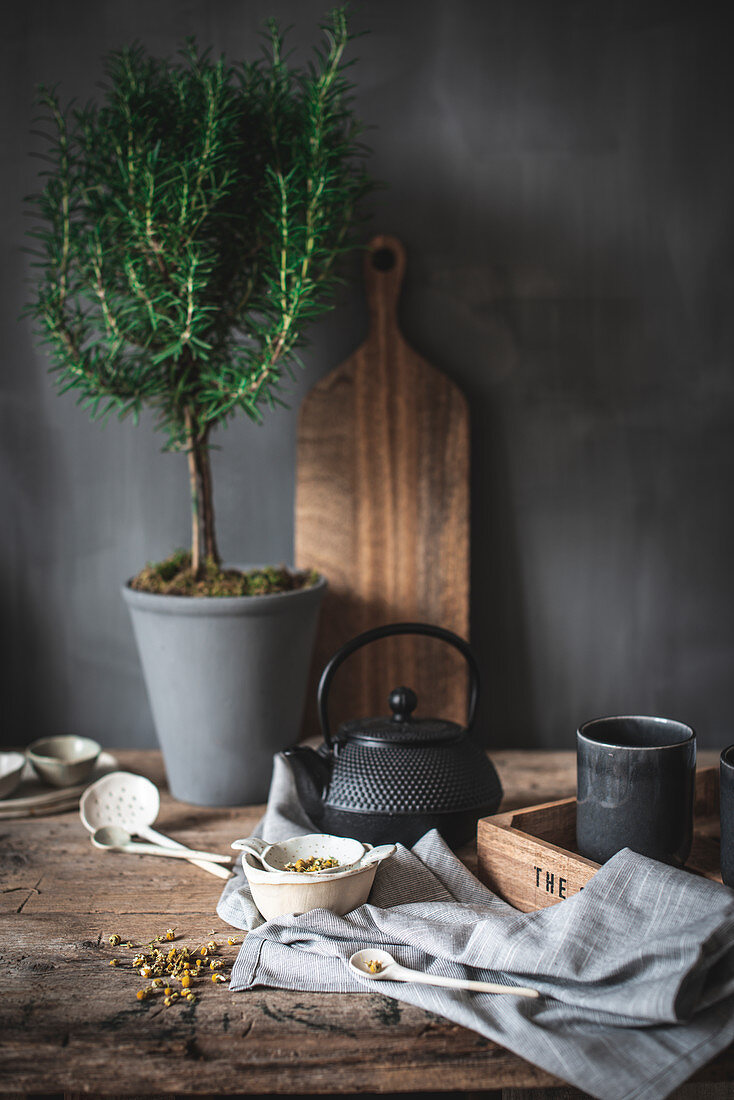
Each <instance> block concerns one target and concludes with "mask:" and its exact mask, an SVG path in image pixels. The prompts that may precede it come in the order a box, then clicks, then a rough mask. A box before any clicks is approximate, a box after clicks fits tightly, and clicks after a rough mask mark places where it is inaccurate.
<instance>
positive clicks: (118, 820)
mask: <svg viewBox="0 0 734 1100" xmlns="http://www.w3.org/2000/svg"><path fill="white" fill-rule="evenodd" d="M160 805H161V796H160V794H159V793H158V788H157V787H156V785H155V783H151V781H150V780H149V779H146V778H145V776H143V775H134V774H133V773H132V772H110V774H109V775H105V776H103V777H102V778H101V779H98V780H97V782H96V783H92V785H91V786H90V787H87V789H86V791H85V792H84V794H83V795H82V797H81V801H80V802H79V816H80V817H81V819H82V824H83V825H84V828H85V829H87V830H88V832H90V833H94V832H96V830H97V829H101V828H102V827H103V826H104V825H121V826H122V827H123V829H127V831H128V832H129V833H134V834H135V835H136V836H141V837H144V838H145V839H146V840H152V841H153V842H154V843H155V844H161V845H163V846H164V847H166V848H185V847H186V845H185V844H179V843H178V841H176V840H171V838H170V837H168V836H164V835H163V833H159V832H158V831H157V830H156V829H152V828H151V825H152V824H153V822H154V821H155V819H156V818H157V816H158V811H159V809H160ZM190 862H191V863H194V864H196V866H197V867H201V869H202V871H209V873H210V874H212V875H216V876H217V877H218V878H229V877H230V875H231V872H230V871H228V870H227V868H226V867H220V866H219V865H218V864H216V863H209V862H207V861H206V860H203V859H191V860H190Z"/></svg>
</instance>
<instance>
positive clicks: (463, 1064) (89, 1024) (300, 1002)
mask: <svg viewBox="0 0 734 1100" xmlns="http://www.w3.org/2000/svg"><path fill="white" fill-rule="evenodd" d="M117 755H118V757H119V759H120V763H121V767H122V768H124V769H129V770H133V771H138V772H140V773H142V774H146V775H148V776H149V777H150V778H152V779H153V780H154V781H155V782H156V783H158V784H159V786H161V787H163V768H162V764H161V759H160V755H159V754H158V753H152V752H133V751H128V752H120V753H118V754H117ZM701 755H702V756H704V755H705V754H701ZM710 755H711V756H712V757H713V754H710ZM492 759H493V761H494V763H495V765H496V767H497V769H498V771H499V773H500V777H501V779H502V782H503V784H504V788H505V791H506V793H507V801H506V803H505V805H506V806H507V807H508V808H511V807H513V806H518V805H527V804H528V803H529V802H537V801H540V800H543V799H545V800H549V799H550V798H552V797H553V796H554V795H557V794H570V793H572V792H573V766H574V765H573V756H572V754H571V753H570V752H568V753H564V752H556V753H512V752H504V753H494V754H492ZM261 810H262V808H261V807H252V808H248V809H231V810H230V809H217V810H208V809H201V808H196V807H191V806H187V805H184V804H182V803H179V802H175V801H173V800H172V799H171V797H170V796H169V795H168V793H167V792H166V791H165V790H163V791H162V801H161V812H160V815H159V818H158V821H157V826H158V827H159V828H160V829H161V830H162V831H163V832H164V833H167V834H168V835H170V836H172V837H173V838H175V839H177V840H181V841H184V842H185V843H187V844H189V845H194V844H196V845H199V846H201V847H203V848H206V849H207V850H212V851H222V852H224V851H227V850H228V846H229V844H230V843H231V841H232V840H233V839H235V838H236V837H240V836H245V835H247V833H248V832H249V831H250V830H251V829H252V827H253V825H254V824H255V822H256V820H257V819H258V817H259V816H260V814H261ZM460 854H461V856H462V858H463V859H464V860H465V862H467V864H468V865H470V866H472V865H473V863H474V860H473V852H472V851H471V849H467V850H465V851H463V852H462V853H460ZM0 883H1V885H0V923H1V926H2V937H1V939H0V961H1V962H2V996H0V1095H2V1096H4V1097H9V1096H19V1095H27V1094H42V1095H50V1094H57V1095H58V1094H60V1093H65V1094H66V1095H67V1096H69V1097H71V1096H73V1095H82V1094H84V1095H88V1094H93V1095H97V1096H122V1095H128V1096H130V1095H135V1096H156V1095H157V1096H175V1095H197V1096H212V1095H243V1094H250V1095H251V1094H256V1095H257V1094H264V1093H274V1094H291V1095H293V1094H301V1095H308V1094H315V1093H340V1094H345V1095H349V1094H357V1093H364V1092H373V1093H383V1094H387V1095H390V1094H397V1093H401V1092H407V1093H410V1092H423V1093H433V1092H435V1093H439V1092H442V1093H448V1094H450V1093H457V1094H458V1093H459V1092H469V1093H471V1092H476V1093H477V1094H479V1095H490V1094H491V1093H492V1091H493V1090H494V1092H495V1094H496V1095H497V1096H500V1090H502V1093H501V1097H502V1100H514V1094H513V1092H512V1091H511V1090H513V1089H521V1090H522V1089H524V1090H529V1089H532V1090H538V1089H540V1090H543V1089H545V1088H546V1087H552V1086H560V1085H561V1082H559V1081H558V1080H557V1079H555V1078H553V1077H551V1076H550V1075H549V1074H547V1073H545V1072H543V1071H542V1070H539V1069H537V1068H535V1067H534V1066H531V1065H530V1064H528V1063H526V1062H524V1061H523V1060H522V1059H521V1058H519V1057H517V1056H516V1055H514V1054H511V1053H509V1052H508V1051H506V1050H504V1049H503V1048H502V1047H500V1046H498V1045H497V1044H496V1043H493V1042H491V1041H490V1040H488V1039H484V1038H482V1037H481V1036H480V1035H477V1034H475V1033H474V1032H472V1031H469V1030H467V1029H465V1028H462V1027H458V1026H457V1025H455V1024H453V1023H450V1022H449V1021H448V1020H445V1019H443V1018H441V1017H439V1016H434V1015H432V1014H431V1013H429V1012H425V1011H423V1010H422V1009H418V1008H414V1007H412V1006H409V1005H404V1004H399V1003H397V1002H395V1001H393V1000H391V999H390V998H389V997H386V996H383V995H382V994H380V993H365V994H359V995H357V994H355V995H338V994H325V993H298V992H282V991H276V990H272V989H256V990H253V991H250V992H243V993H230V992H229V990H228V988H227V986H226V985H222V986H214V985H211V988H210V989H206V988H205V989H204V992H203V993H202V995H201V997H200V1000H199V1002H198V1003H197V1004H196V1005H194V1006H190V1005H186V1006H185V1007H184V1006H182V1005H175V1006H172V1007H171V1008H169V1009H165V1008H164V1007H163V1006H162V1005H161V1003H160V1001H154V1002H143V1003H142V1004H141V1003H139V1002H137V1001H136V999H135V991H136V989H137V988H138V987H139V986H140V985H142V984H144V983H143V980H142V979H141V978H140V977H139V976H138V975H137V974H136V973H135V972H130V971H125V972H120V971H115V970H113V969H111V968H110V966H109V959H110V958H111V957H112V956H113V954H116V955H119V956H121V957H129V955H128V953H126V952H124V951H123V950H122V949H120V948H117V949H115V950H114V952H113V949H112V948H111V947H110V945H109V944H108V942H107V937H108V936H109V935H110V934H111V933H113V932H118V933H119V934H120V935H121V936H122V937H123V938H128V937H129V938H130V939H132V940H134V941H135V942H136V943H137V942H142V941H144V940H148V939H149V938H151V937H152V936H154V935H155V934H156V933H160V932H163V931H164V930H165V929H166V928H167V927H169V926H175V927H176V932H177V935H178V936H180V937H181V940H180V941H179V942H182V943H186V944H189V945H195V944H198V943H202V942H204V941H206V940H207V939H208V938H209V937H210V936H212V935H214V936H215V938H216V939H217V941H218V942H219V943H220V944H223V945H224V946H223V948H222V953H223V956H224V958H225V959H226V961H227V962H228V963H229V962H231V961H232V960H233V959H234V956H235V954H236V951H237V946H232V947H230V946H227V945H226V939H227V936H228V935H230V934H233V933H232V930H231V929H229V927H228V926H227V925H225V924H223V923H222V922H221V921H220V920H219V919H218V918H217V916H216V915H215V906H216V902H217V899H218V897H219V893H220V886H221V884H220V882H219V881H218V880H217V879H215V878H213V877H212V876H210V875H208V874H205V873H204V872H203V871H200V870H199V869H197V868H196V867H193V866H190V865H189V864H188V863H185V862H183V861H175V862H174V861H171V862H170V864H169V863H167V862H166V861H165V860H160V859H159V860H152V859H146V857H144V856H133V855H112V854H110V853H105V852H100V851H97V850H96V849H94V848H92V846H91V844H90V843H89V839H88V836H87V833H86V832H85V830H84V829H83V827H82V825H81V824H80V822H79V819H78V816H77V814H76V813H73V812H67V813H63V814H56V815H52V816H49V817H44V818H40V819H37V820H33V819H25V820H13V821H8V822H4V823H3V824H2V830H1V838H0ZM234 935H235V936H236V938H237V939H240V938H241V934H238V933H234ZM207 984H208V983H207ZM732 1079H734V1056H732V1054H731V1053H729V1052H727V1053H726V1054H724V1055H722V1056H720V1057H719V1058H717V1059H716V1060H715V1061H714V1062H713V1063H711V1064H710V1065H709V1066H708V1067H706V1069H705V1070H703V1071H701V1072H700V1073H699V1074H698V1075H697V1076H696V1080H697V1081H709V1082H722V1081H727V1082H728V1081H731V1080H732ZM508 1090H510V1091H508ZM533 1094H534V1096H539V1095H545V1093H543V1092H541V1093H540V1094H539V1093H538V1092H536V1091H534V1093H533ZM518 1095H520V1094H518ZM547 1095H548V1096H549V1097H552V1096H555V1095H556V1094H555V1090H554V1089H552V1091H550V1092H549V1093H548V1094H547ZM558 1095H559V1096H561V1095H562V1096H563V1097H564V1100H565V1098H566V1097H579V1096H582V1095H583V1093H580V1092H578V1091H576V1090H569V1089H564V1091H563V1092H562V1093H559V1094H558ZM683 1095H684V1094H683V1093H681V1096H683ZM689 1095H690V1096H691V1097H692V1096H693V1094H692V1093H690V1094H689V1093H688V1092H686V1093H685V1096H686V1097H688V1096H689ZM707 1095H708V1094H707ZM711 1095H713V1093H712V1094H711ZM716 1095H717V1096H718V1095H719V1094H716Z"/></svg>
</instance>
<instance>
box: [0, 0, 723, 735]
mask: <svg viewBox="0 0 734 1100" xmlns="http://www.w3.org/2000/svg"><path fill="white" fill-rule="evenodd" d="M325 6H326V4H325V0H324V2H323V3H322V2H314V0H300V2H297V0H272V2H269V3H266V2H264V0H257V2H254V0H246V2H243V0H217V2H216V3H211V2H209V3H207V2H206V0H187V2H176V0H126V2H125V3H123V4H120V3H119V2H118V0H68V2H66V3H63V4H62V3H58V2H56V0H26V2H25V3H22V4H17V5H14V6H13V11H12V12H10V11H7V10H6V11H5V13H4V25H5V26H4V29H5V37H4V40H3V42H2V50H3V55H4V57H3V60H2V66H1V67H0V71H1V72H2V74H3V78H4V83H5V89H4V94H3V96H2V104H1V105H0V109H1V110H2V113H3V126H2V132H3V135H4V138H3V153H4V156H3V171H2V183H1V186H2V195H1V198H0V219H1V226H2V228H1V230H0V232H1V233H2V242H3V257H4V262H3V265H2V268H1V269H0V279H1V280H2V284H1V292H0V309H1V310H2V334H3V345H2V370H1V372H0V379H1V381H0V387H1V394H0V402H1V403H0V448H1V457H0V463H1V465H0V471H1V481H0V492H1V494H2V502H1V505H0V507H1V508H2V511H1V512H0V514H1V515H2V517H3V522H2V549H1V553H2V558H1V559H0V586H1V587H0V592H1V608H0V615H1V620H2V631H3V649H2V663H1V665H0V668H1V670H2V679H1V680H0V684H1V685H2V692H3V696H2V697H3V719H2V726H1V730H2V732H1V734H0V736H1V737H2V740H3V742H4V743H6V744H12V743H20V744H23V743H25V742H26V741H28V740H30V739H31V738H32V737H35V736H40V735H41V734H44V733H51V732H60V731H68V730H76V731H79V732H81V733H85V734H89V735H93V736H96V737H98V738H100V739H101V740H102V741H103V742H104V743H105V744H107V745H151V744H153V743H154V736H153V732H152V726H151V719H150V715H149V711H148V706H147V702H146V700H145V697H144V689H143V684H142V679H141V675H140V671H139V668H138V662H137V656H136V654H135V651H134V648H133V640H132V633H131V629H130V626H129V623H128V621H127V618H126V612H125V610H124V608H123V606H122V603H121V600H120V598H119V592H118V586H119V584H120V582H121V581H122V580H123V578H125V577H127V576H129V575H130V574H131V573H133V572H135V571H136V570H137V569H138V568H139V567H140V566H141V565H142V564H143V562H144V561H145V560H147V559H151V558H156V557H162V556H164V555H165V554H166V553H168V551H169V550H170V549H171V548H172V547H173V546H174V545H180V544H181V543H183V542H185V540H186V538H187V534H188V515H187V507H188V502H187V485H186V474H185V468H184V464H183V459H182V458H176V457H173V456H162V455H160V454H159V448H160V444H161V440H160V439H159V438H158V437H156V436H155V435H154V434H153V432H152V431H151V429H150V424H149V423H144V424H143V425H142V426H141V427H139V428H138V429H135V428H134V427H133V426H132V425H131V424H128V423H124V424H122V425H119V424H117V423H116V422H111V423H110V424H109V425H108V426H107V427H105V428H101V427H98V426H94V425H91V424H90V423H89V422H88V421H87V420H86V419H85V416H84V414H82V413H81V412H80V411H79V410H78V409H77V408H76V407H75V404H74V401H73V398H71V397H69V396H67V397H65V398H63V399H59V398H58V397H57V396H56V395H55V391H54V388H53V385H52V383H51V380H50V379H49V377H48V376H47V374H46V365H47V364H46V359H45V356H44V353H43V352H42V351H41V350H39V349H38V348H37V347H35V346H34V342H33V339H32V337H31V334H30V331H29V326H28V325H27V324H25V323H19V322H18V320H17V317H18V314H19V311H20V309H21V306H22V303H23V300H24V294H25V293H26V291H25V287H24V280H25V279H26V278H27V276H28V261H27V258H26V257H25V256H24V254H23V253H22V251H21V247H22V244H23V236H22V234H23V228H24V222H23V217H22V213H21V208H22V197H23V195H24V194H26V193H27V192H29V191H31V190H32V189H33V188H34V175H35V172H36V169H37V167H38V164H37V162H34V161H32V160H30V159H29V157H28V152H29V149H30V148H31V147H32V139H31V138H30V137H29V133H28V132H29V129H30V125H31V122H30V120H31V115H32V108H31V100H32V97H33V88H34V85H35V84H36V83H37V82H40V81H45V82H48V83H53V82H60V83H61V85H62V89H63V92H64V93H65V94H66V95H68V96H78V97H80V98H82V99H85V98H87V97H89V96H90V95H92V94H94V90H95V85H96V82H97V81H98V80H99V79H100V77H101V63H100V58H101V56H102V55H103V54H104V52H105V51H106V50H108V49H111V48H114V47H117V46H119V45H122V44H124V43H126V42H128V41H130V40H131V39H132V38H138V39H140V40H141V41H142V42H143V43H144V44H145V45H146V46H147V47H149V48H150V49H151V50H153V51H154V52H161V53H170V52H172V51H173V50H174V48H175V47H176V45H177V44H178V43H179V42H180V40H181V39H182V38H183V36H184V35H186V34H189V33H192V32H194V33H196V34H197V35H198V36H199V38H200V40H201V41H202V42H207V43H210V44H211V45H212V46H213V47H214V48H215V50H220V49H225V50H226V51H227V52H228V54H230V55H250V56H252V55H253V53H254V51H255V50H256V48H257V47H256V38H255V34H256V29H257V27H258V25H259V23H260V21H261V19H262V18H264V17H265V16H267V15H268V14H275V15H277V16H278V17H280V18H281V19H282V20H283V21H284V22H293V23H294V24H295V31H294V35H293V41H294V42H300V41H304V42H310V41H311V40H312V38H313V36H314V28H315V25H316V23H317V21H318V18H319V16H320V15H321V13H322V11H323V10H324V8H325ZM726 8H727V5H724V4H719V3H705V2H703V3H702V2H700V0H699V2H698V3H695V4H694V3H692V2H691V3H685V4H683V3H677V2H675V0H660V2H653V0H637V2H634V3H633V2H630V3H619V2H606V3H602V2H600V0H578V2H573V0H536V2H531V0H484V2H479V0H453V2H452V3H450V4H449V3H447V2H446V0H399V2H398V0H372V2H367V3H364V4H362V5H361V7H360V8H359V9H358V13H357V15H356V16H355V18H354V21H353V22H354V25H355V26H356V27H358V28H360V29H362V28H363V29H370V30H371V34H370V35H369V36H368V37H366V38H364V39H361V40H360V41H359V42H358V44H357V47H356V51H357V52H358V53H359V55H360V57H361V61H360V64H359V66H358V67H357V68H356V70H355V76H356V78H357V79H358V82H359V94H358V105H359V109H360V111H361V113H362V115H363V117H364V118H365V119H366V120H367V121H368V122H370V123H372V124H374V125H375V126H376V127H377V129H376V130H375V131H374V133H373V134H372V144H373V147H374V157H373V161H372V168H373V170H374V172H375V173H376V174H377V175H378V176H379V177H381V178H382V179H383V180H385V181H386V182H387V184H388V185H389V187H388V189H387V190H385V191H383V192H382V193H380V194H379V195H378V197H377V198H376V199H375V201H374V203H373V206H374V211H375V213H374V218H373V222H372V226H371V228H373V229H374V230H375V231H387V232H394V233H396V234H397V235H399V236H401V237H402V239H403V240H404V241H405V243H406V246H407V248H408V250H409V270H408V278H407V286H406V291H405V295H404V301H403V309H402V320H403V327H404V329H405V332H406V334H407V335H408V337H409V339H410V340H411V342H412V343H413V344H414V345H415V346H416V347H417V348H418V349H419V350H420V351H421V352H422V353H423V354H424V355H425V356H426V357H427V358H429V359H430V360H432V361H433V362H435V363H436V364H437V365H438V366H440V367H441V368H442V369H444V370H445V371H447V372H448V373H450V374H451V375H452V376H453V377H454V378H455V379H456V380H457V381H458V382H459V384H460V385H461V386H462V387H463V388H464V390H465V391H466V393H467V394H468V396H469V398H470V401H471V407H472V410H473V418H474V422H473V432H474V461H473V494H474V496H473V503H474V512H473V531H474V535H473V601H472V621H473V627H472V629H473V638H474V640H475V642H476V645H477V649H478V651H479V656H480V661H481V664H482V666H483V668H484V670H485V680H486V689H487V690H486V696H485V707H484V716H485V724H486V727H487V731H488V736H489V737H490V738H491V741H492V743H493V744H495V745H504V746H507V745H516V746H533V745H544V746H559V747H560V746H569V747H570V746H571V744H572V743H573V731H574V728H575V726H576V724H577V723H578V721H579V720H583V719H586V718H590V717H592V716H595V715H597V714H602V713H610V712H623V713H624V712H630V711H632V712H635V711H638V712H648V713H662V714H667V715H672V716H676V717H681V718H683V719H687V720H689V721H691V722H692V723H693V724H694V725H695V726H696V727H697V728H698V731H699V734H700V740H701V742H702V743H704V744H706V745H710V746H716V745H723V744H727V743H729V742H731V741H734V730H733V729H732V715H734V676H733V675H732V664H733V661H734V614H733V611H734V606H733V605H734V601H733V600H732V595H733V591H734V581H733V579H732V577H733V575H734V569H733V568H732V563H733V562H734V523H733V521H732V510H731V499H730V498H731V490H732V472H733V469H732V468H733V466H734V442H733V434H734V433H733V425H732V412H733V405H734V401H733V398H734V382H733V372H732V342H733V335H734V334H733V331H732V315H733V311H732V307H731V303H732V297H733V292H734V287H733V286H732V248H731V245H732V217H731V210H732V194H733V193H734V179H733V178H732V176H733V174H734V156H733V154H732V129H731V110H730V108H731V104H732V102H734V95H733V94H732V93H733V92H734V88H733V87H732V84H733V83H734V77H733V76H732V67H731V63H730V57H729V45H728V38H727V35H726V34H725V25H724V19H723V17H724V14H725V12H726ZM365 323H366V319H365V314H364V310H363V307H362V302H361V296H360V290H359V287H358V285H356V284H355V285H354V286H353V287H352V289H351V290H350V291H349V292H348V293H347V294H346V295H345V298H344V301H343V303H342V306H341V308H340V309H339V311H338V312H337V313H335V314H333V315H331V316H329V317H328V318H327V319H326V320H325V321H323V322H322V323H321V324H319V325H318V327H317V328H316V329H315V330H314V331H313V334H312V335H313V340H312V346H311V349H310V351H309V352H308V355H307V370H306V372H305V376H304V377H303V378H301V379H300V380H299V385H298V389H297V390H296V391H295V392H294V394H293V404H294V408H295V407H296V406H297V403H298V400H299V399H300V397H301V395H302V394H303V393H305V392H306V389H307V388H308V386H310V385H311V384H312V383H313V382H314V381H315V380H316V379H317V378H318V377H319V376H320V375H321V374H323V373H325V372H326V371H328V370H329V369H330V368H331V367H333V366H334V365H335V364H336V363H338V362H339V361H340V360H341V359H343V358H344V357H345V356H346V355H347V354H348V353H349V351H350V350H351V349H352V348H353V347H354V346H355V345H356V343H358V342H359V341H360V340H361V338H362V336H363V333H364V330H365ZM294 435H295V413H294V412H279V413H277V414H276V415H272V416H270V417H269V418H268V420H267V423H266V425H265V426H264V427H263V428H260V429H255V428H253V427H252V426H251V425H249V424H248V423H244V422H241V423H239V424H237V425H236V426H233V427H232V428H230V429H229V431H228V432H227V433H226V435H225V436H224V437H223V438H222V440H221V442H222V443H223V445H224V446H223V449H222V451H221V453H218V454H217V456H216V458H215V484H216V491H217V509H218V517H219V524H220V544H221V547H222V550H223V552H224V554H225V555H226V556H228V557H230V558H233V559H243V558H248V559H249V560H253V561H257V560H281V559H288V558H289V557H290V555H291V546H292V533H293V532H292V525H293V520H292V513H293V466H294ZM388 686H389V685H388Z"/></svg>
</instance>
